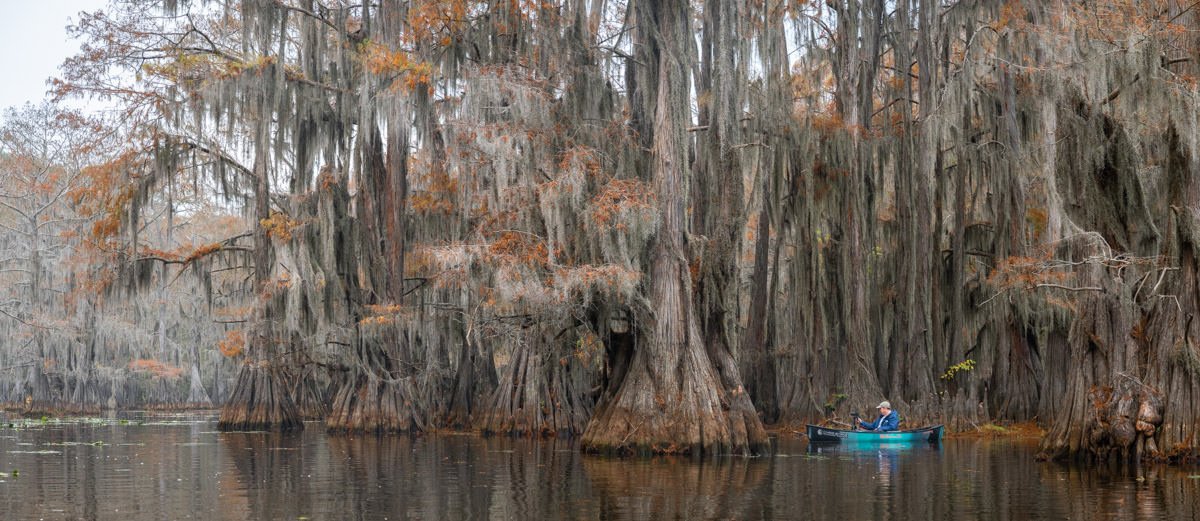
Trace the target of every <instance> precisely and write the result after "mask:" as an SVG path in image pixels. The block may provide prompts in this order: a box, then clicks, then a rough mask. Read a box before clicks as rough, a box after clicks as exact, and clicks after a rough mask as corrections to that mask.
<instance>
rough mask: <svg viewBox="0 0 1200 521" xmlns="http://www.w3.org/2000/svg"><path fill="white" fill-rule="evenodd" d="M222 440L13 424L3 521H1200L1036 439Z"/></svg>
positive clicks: (1165, 482) (169, 431) (106, 423)
mask: <svg viewBox="0 0 1200 521" xmlns="http://www.w3.org/2000/svg"><path fill="white" fill-rule="evenodd" d="M307 427H308V428H307V430H305V431H304V432H302V433H295V434H278V433H265V432H228V433H222V432H218V431H217V430H216V418H215V416H213V415H212V414H153V413H129V414H122V415H120V416H116V417H109V418H79V419H64V420H54V419H48V420H45V421H42V420H28V419H11V418H10V419H5V420H3V422H2V424H0V519H2V520H26V519H29V520H36V519H87V520H93V519H95V520H101V519H103V520H122V521H133V520H143V519H145V520H170V519H214V520H217V519H238V520H240V519H271V520H303V519H309V520H323V519H331V520H342V519H348V520H358V519H364V520H366V519H370V520H384V519H438V520H440V519H603V520H608V519H612V520H618V519H838V520H855V519H1086V520H1098V519H1200V469H1196V468H1179V467H1167V466H1147V467H1142V468H1141V469H1131V468H1109V467H1103V468H1096V467H1087V466H1081V465H1061V464H1055V463H1038V462H1036V461H1034V459H1033V456H1034V451H1035V447H1034V446H1033V444H1032V443H1030V442H1027V441H1026V442H1018V441H1004V440H1001V441H995V440H954V439H951V440H946V441H945V442H944V443H943V444H942V445H941V446H940V447H929V446H924V445H920V446H914V447H906V448H882V449H881V448H874V449H867V450H861V449H860V450H846V449H837V448H822V449H820V450H815V451H809V450H807V447H806V443H805V442H804V441H803V440H792V439H780V440H778V441H777V442H776V445H777V446H776V450H775V452H774V454H772V455H770V456H765V457H760V458H751V459H747V458H741V457H722V458H717V459H716V460H712V461H706V462H694V461H691V460H688V459H669V458H658V459H651V460H622V459H611V458H601V457H591V456H585V455H582V454H580V453H579V451H578V448H577V446H576V444H575V443H573V442H570V441H563V440H540V441H532V440H525V439H509V438H491V439H484V438H479V437H477V436H473V435H437V436H424V437H408V436H389V437H376V436H343V435H339V436H330V435H327V434H326V433H325V432H324V430H323V429H322V427H321V424H319V423H310V424H307Z"/></svg>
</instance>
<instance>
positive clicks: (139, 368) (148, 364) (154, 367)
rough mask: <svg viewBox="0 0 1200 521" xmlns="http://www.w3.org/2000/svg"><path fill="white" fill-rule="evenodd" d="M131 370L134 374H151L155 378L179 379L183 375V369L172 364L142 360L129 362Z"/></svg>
mask: <svg viewBox="0 0 1200 521" xmlns="http://www.w3.org/2000/svg"><path fill="white" fill-rule="evenodd" d="M129 370H130V371H134V372H144V373H150V374H151V375H153V376H154V377H155V378H178V377H179V375H181V374H183V369H181V368H178V367H175V366H173V365H170V364H165V363H163V362H159V361H158V360H150V359H148V358H141V359H138V360H134V361H132V362H129Z"/></svg>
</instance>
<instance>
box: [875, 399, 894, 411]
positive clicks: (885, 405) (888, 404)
mask: <svg viewBox="0 0 1200 521" xmlns="http://www.w3.org/2000/svg"><path fill="white" fill-rule="evenodd" d="M875 408H876V409H891V408H892V403H891V402H888V401H886V400H885V401H882V402H879V405H876V406H875Z"/></svg>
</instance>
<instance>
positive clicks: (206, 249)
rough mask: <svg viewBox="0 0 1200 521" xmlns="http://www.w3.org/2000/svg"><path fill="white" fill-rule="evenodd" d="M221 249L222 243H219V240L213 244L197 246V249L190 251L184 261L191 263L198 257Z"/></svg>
mask: <svg viewBox="0 0 1200 521" xmlns="http://www.w3.org/2000/svg"><path fill="white" fill-rule="evenodd" d="M220 249H221V243H219V242H214V243H212V244H205V245H203V246H200V247H198V248H196V249H195V250H192V252H191V253H189V254H188V255H187V257H185V258H184V262H185V263H190V262H192V261H195V260H196V259H199V258H201V257H204V256H205V255H210V254H212V253H215V252H217V251H219V250H220Z"/></svg>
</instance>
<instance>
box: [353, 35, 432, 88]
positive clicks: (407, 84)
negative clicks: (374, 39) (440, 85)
mask: <svg viewBox="0 0 1200 521" xmlns="http://www.w3.org/2000/svg"><path fill="white" fill-rule="evenodd" d="M409 54H410V53H408V52H405V51H402V50H395V49H391V48H389V47H387V46H386V45H382V44H378V43H368V44H366V65H367V70H369V71H371V73H372V74H377V75H380V76H396V77H398V78H400V79H401V80H403V81H402V82H401V83H399V84H395V85H403V86H404V88H406V89H408V90H410V91H412V90H416V89H417V88H418V87H425V88H431V84H432V80H431V77H432V75H433V67H432V66H431V65H430V64H429V63H427V62H422V61H418V60H414V59H412V58H411V57H410V56H409Z"/></svg>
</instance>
